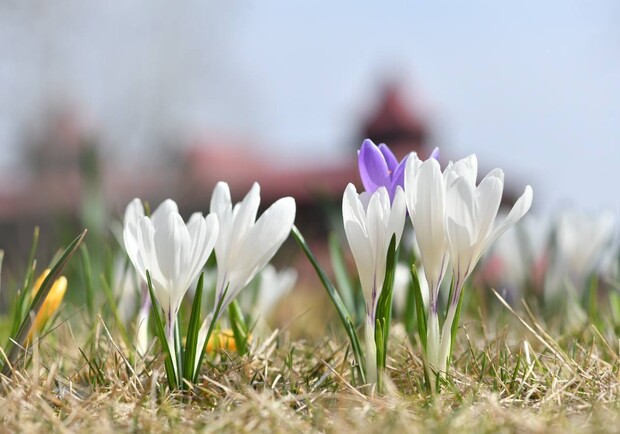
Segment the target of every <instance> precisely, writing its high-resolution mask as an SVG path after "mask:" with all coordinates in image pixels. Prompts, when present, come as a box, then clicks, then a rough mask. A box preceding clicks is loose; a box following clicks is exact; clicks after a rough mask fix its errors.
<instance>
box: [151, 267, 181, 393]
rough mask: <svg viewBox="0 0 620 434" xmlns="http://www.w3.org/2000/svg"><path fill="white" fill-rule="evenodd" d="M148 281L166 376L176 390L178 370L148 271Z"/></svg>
mask: <svg viewBox="0 0 620 434" xmlns="http://www.w3.org/2000/svg"><path fill="white" fill-rule="evenodd" d="M146 281H147V284H148V287H149V295H150V296H151V306H152V311H153V314H154V315H153V317H154V319H155V331H156V332H157V337H158V338H159V342H160V343H161V346H162V349H163V350H164V354H165V356H166V357H165V359H164V366H165V368H166V377H167V379H168V386H169V387H170V390H174V389H176V388H177V387H178V385H179V382H178V381H177V376H176V372H175V370H174V364H173V362H172V354H171V352H170V347H169V346H168V339H166V332H165V325H164V322H163V319H162V317H161V307H160V306H159V303H158V302H157V299H156V298H155V294H154V293H153V283H152V282H151V275H150V273H149V272H148V271H147V272H146Z"/></svg>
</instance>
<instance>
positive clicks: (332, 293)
mask: <svg viewBox="0 0 620 434" xmlns="http://www.w3.org/2000/svg"><path fill="white" fill-rule="evenodd" d="M291 233H292V234H293V237H294V238H295V241H297V244H298V245H299V247H301V250H302V251H303V252H304V254H305V255H306V257H307V258H308V260H309V261H310V263H311V264H312V266H313V267H314V270H315V271H316V274H317V276H318V277H319V279H320V280H321V283H322V284H323V287H324V288H325V290H326V291H327V295H329V298H330V299H331V300H332V303H333V304H334V306H335V307H336V311H337V312H338V316H339V317H340V321H341V322H342V325H343V326H344V328H345V331H346V332H347V335H348V336H349V341H350V342H351V346H352V347H353V356H354V358H355V360H356V362H357V365H358V370H359V374H360V378H362V380H363V381H364V382H365V380H366V375H365V372H364V356H363V354H362V351H361V348H360V346H359V340H358V338H357V333H356V332H355V327H354V326H353V322H352V321H351V315H349V313H348V311H347V307H346V306H345V304H344V302H343V301H342V298H340V295H339V294H338V291H336V288H335V287H334V285H333V284H332V283H331V282H330V280H329V278H328V277H327V274H326V273H325V271H324V270H323V268H322V267H321V265H320V264H319V262H318V261H317V259H316V257H315V256H314V254H313V253H312V251H311V250H310V247H309V246H308V243H306V240H305V239H304V237H303V235H302V234H301V232H299V229H297V226H295V225H293V229H292V230H291Z"/></svg>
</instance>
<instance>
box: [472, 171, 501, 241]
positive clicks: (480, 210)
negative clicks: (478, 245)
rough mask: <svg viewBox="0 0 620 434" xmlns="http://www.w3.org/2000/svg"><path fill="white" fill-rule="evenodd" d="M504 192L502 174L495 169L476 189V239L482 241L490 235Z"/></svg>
mask: <svg viewBox="0 0 620 434" xmlns="http://www.w3.org/2000/svg"><path fill="white" fill-rule="evenodd" d="M503 191H504V172H503V171H502V170H501V169H495V170H493V171H491V172H489V174H488V175H487V176H485V177H484V179H483V180H482V182H481V183H480V185H478V187H477V188H476V199H475V200H476V206H477V210H476V220H477V221H476V227H477V228H476V238H477V240H479V241H480V240H484V239H485V238H487V237H488V235H489V234H490V233H491V229H492V228H493V223H494V222H495V217H497V211H498V210H499V205H500V202H501V200H502V193H503Z"/></svg>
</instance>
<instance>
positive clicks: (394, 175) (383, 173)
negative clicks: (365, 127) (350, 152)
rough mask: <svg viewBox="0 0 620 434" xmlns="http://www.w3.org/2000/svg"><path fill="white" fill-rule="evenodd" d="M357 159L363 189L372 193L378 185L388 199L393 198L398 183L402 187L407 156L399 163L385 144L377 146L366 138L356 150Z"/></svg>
mask: <svg viewBox="0 0 620 434" xmlns="http://www.w3.org/2000/svg"><path fill="white" fill-rule="evenodd" d="M357 161H358V165H359V169H360V177H361V178H362V184H363V185H364V189H365V190H366V191H367V192H368V193H371V194H372V193H374V192H375V191H376V190H377V189H378V188H379V187H385V188H386V189H387V191H388V193H389V195H390V200H394V195H395V194H396V187H397V186H399V185H400V186H401V188H403V184H404V182H405V163H406V162H407V157H405V158H403V160H402V161H401V162H400V163H399V162H398V160H397V159H396V157H395V156H394V154H393V153H392V151H390V148H388V147H387V146H386V145H385V144H383V143H381V144H380V145H379V146H377V145H375V144H374V143H373V142H372V140H370V139H366V140H364V142H363V143H362V147H361V148H360V150H359V151H358V152H357Z"/></svg>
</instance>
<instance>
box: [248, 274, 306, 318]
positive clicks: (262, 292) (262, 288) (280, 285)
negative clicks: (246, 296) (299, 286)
mask: <svg viewBox="0 0 620 434" xmlns="http://www.w3.org/2000/svg"><path fill="white" fill-rule="evenodd" d="M259 277H260V282H259V285H258V294H257V300H256V303H255V307H254V311H255V312H256V313H257V314H258V315H259V316H261V317H262V318H265V317H267V315H269V313H270V312H271V310H272V309H273V307H274V306H275V305H276V303H277V302H278V300H280V299H281V298H282V297H284V296H285V295H286V294H288V293H289V292H290V291H291V290H292V289H293V287H294V286H295V283H296V282H297V271H296V270H295V269H294V268H286V269H284V270H281V271H278V270H276V268H275V267H274V266H273V265H271V264H267V266H266V267H265V269H264V270H263V271H261V273H260V275H259Z"/></svg>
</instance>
